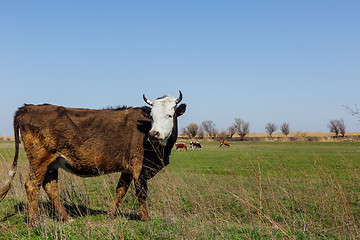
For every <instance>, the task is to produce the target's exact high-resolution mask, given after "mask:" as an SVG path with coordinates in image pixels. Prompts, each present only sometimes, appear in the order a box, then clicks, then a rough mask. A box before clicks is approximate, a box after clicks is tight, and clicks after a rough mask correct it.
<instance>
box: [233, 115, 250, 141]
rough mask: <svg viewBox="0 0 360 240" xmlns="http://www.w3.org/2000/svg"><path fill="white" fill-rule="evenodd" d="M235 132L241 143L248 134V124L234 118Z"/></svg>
mask: <svg viewBox="0 0 360 240" xmlns="http://www.w3.org/2000/svg"><path fill="white" fill-rule="evenodd" d="M234 127H235V131H236V132H237V133H238V134H239V135H240V140H241V141H243V140H244V138H245V136H246V135H247V134H248V133H249V132H250V123H249V122H245V121H244V120H242V119H241V118H235V123H234Z"/></svg>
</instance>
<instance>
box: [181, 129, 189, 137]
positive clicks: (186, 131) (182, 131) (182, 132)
mask: <svg viewBox="0 0 360 240" xmlns="http://www.w3.org/2000/svg"><path fill="white" fill-rule="evenodd" d="M180 132H181V134H182V135H184V136H185V135H187V136H189V137H190V135H189V132H188V130H187V128H186V127H184V128H181V130H180Z"/></svg>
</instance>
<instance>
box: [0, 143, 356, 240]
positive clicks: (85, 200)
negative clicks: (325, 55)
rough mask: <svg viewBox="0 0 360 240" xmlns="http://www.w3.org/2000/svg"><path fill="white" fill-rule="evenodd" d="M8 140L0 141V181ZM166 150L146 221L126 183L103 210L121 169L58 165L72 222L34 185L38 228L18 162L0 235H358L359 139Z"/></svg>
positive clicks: (1, 208) (9, 152) (8, 158)
mask: <svg viewBox="0 0 360 240" xmlns="http://www.w3.org/2000/svg"><path fill="white" fill-rule="evenodd" d="M13 144H14V143H13V142H0V187H1V186H2V185H3V183H4V181H5V180H6V179H7V176H8V174H7V172H8V170H9V168H10V165H11V163H12V158H13V154H14V153H13V152H14V145H13ZM202 145H203V150H202V151H200V150H190V151H188V152H186V151H178V152H177V151H175V150H173V152H172V155H171V158H170V165H169V166H168V167H167V168H166V169H165V170H164V171H162V172H160V173H159V174H158V175H157V176H155V178H154V179H152V180H150V181H149V198H148V203H149V208H150V217H151V218H152V220H151V221H150V222H142V221H140V220H138V218H139V216H138V205H137V201H136V200H135V196H134V195H135V191H134V189H133V187H132V188H131V189H130V190H129V192H128V194H127V195H126V197H125V198H124V200H123V203H122V205H121V206H122V213H123V216H118V218H117V219H116V220H114V221H110V220H108V218H107V215H106V213H107V210H108V208H109V206H110V203H111V201H112V198H113V196H114V192H115V187H116V184H117V181H118V177H119V174H111V175H106V176H101V177H95V178H87V179H84V178H80V177H76V176H74V175H71V174H68V173H66V172H64V171H61V173H60V176H59V179H60V191H61V197H62V199H63V203H64V205H65V207H66V208H67V210H68V211H69V212H71V215H72V217H73V218H74V220H75V221H74V222H73V223H63V222H59V221H58V220H57V218H56V214H55V213H54V210H53V208H52V205H51V203H50V201H49V199H48V197H47V196H46V195H45V193H44V191H42V193H41V196H40V201H39V202H40V204H39V208H40V212H41V216H40V222H41V224H40V227H38V228H33V229H32V228H29V227H28V226H27V224H26V216H27V200H26V195H25V189H24V182H25V180H26V176H27V171H28V170H27V169H28V163H27V160H26V157H25V154H24V152H23V151H22V152H21V153H20V160H19V168H18V172H17V175H16V177H15V182H14V185H13V188H12V190H11V191H10V192H9V194H8V196H7V197H6V198H5V199H4V200H3V201H2V202H1V203H0V239H289V238H290V239H356V238H360V230H358V229H360V185H359V183H360V143H357V142H345V143H341V142H331V143H325V142H322V143H301V142H296V143H294V142H283V143H280V142H277V143H271V142H233V143H231V148H220V147H219V145H218V143H216V142H204V143H202Z"/></svg>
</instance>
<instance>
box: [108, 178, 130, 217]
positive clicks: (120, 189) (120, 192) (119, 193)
mask: <svg viewBox="0 0 360 240" xmlns="http://www.w3.org/2000/svg"><path fill="white" fill-rule="evenodd" d="M132 179H133V177H132V175H131V174H127V173H122V174H121V177H120V179H119V182H118V185H117V187H116V194H115V199H114V201H113V203H112V204H111V207H110V209H109V212H108V213H109V217H110V218H111V219H114V218H115V214H116V210H117V208H118V205H119V203H120V201H121V199H122V198H123V197H124V196H125V194H126V192H127V191H128V189H129V186H130V184H131V180H132Z"/></svg>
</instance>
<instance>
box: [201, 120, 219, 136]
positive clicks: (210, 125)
mask: <svg viewBox="0 0 360 240" xmlns="http://www.w3.org/2000/svg"><path fill="white" fill-rule="evenodd" d="M201 126H202V128H203V130H204V132H206V133H207V134H209V136H210V137H215V135H216V129H215V126H216V124H215V123H214V122H213V121H212V120H206V121H203V122H202V123H201Z"/></svg>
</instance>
